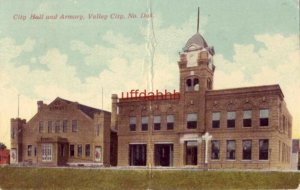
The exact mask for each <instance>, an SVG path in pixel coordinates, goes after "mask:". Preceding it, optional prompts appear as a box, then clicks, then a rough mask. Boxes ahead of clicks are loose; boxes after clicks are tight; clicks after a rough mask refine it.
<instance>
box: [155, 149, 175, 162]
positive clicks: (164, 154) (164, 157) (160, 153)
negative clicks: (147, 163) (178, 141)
mask: <svg viewBox="0 0 300 190" xmlns="http://www.w3.org/2000/svg"><path fill="white" fill-rule="evenodd" d="M154 162H155V166H173V144H155V145H154Z"/></svg>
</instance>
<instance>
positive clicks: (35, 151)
mask: <svg viewBox="0 0 300 190" xmlns="http://www.w3.org/2000/svg"><path fill="white" fill-rule="evenodd" d="M36 153H37V150H36V147H34V156H36Z"/></svg>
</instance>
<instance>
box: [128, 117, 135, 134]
mask: <svg viewBox="0 0 300 190" xmlns="http://www.w3.org/2000/svg"><path fill="white" fill-rule="evenodd" d="M129 130H130V131H136V117H130V118H129Z"/></svg>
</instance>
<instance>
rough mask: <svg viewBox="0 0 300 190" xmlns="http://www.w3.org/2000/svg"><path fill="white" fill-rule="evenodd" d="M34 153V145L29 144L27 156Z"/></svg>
mask: <svg viewBox="0 0 300 190" xmlns="http://www.w3.org/2000/svg"><path fill="white" fill-rule="evenodd" d="M31 155H32V145H28V146H27V156H31Z"/></svg>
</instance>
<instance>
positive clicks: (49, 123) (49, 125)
mask: <svg viewBox="0 0 300 190" xmlns="http://www.w3.org/2000/svg"><path fill="white" fill-rule="evenodd" d="M52 132H53V131H52V121H48V133H52Z"/></svg>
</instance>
